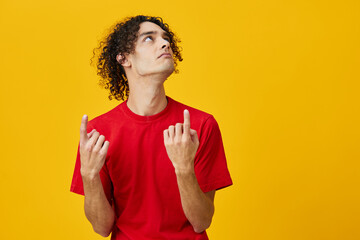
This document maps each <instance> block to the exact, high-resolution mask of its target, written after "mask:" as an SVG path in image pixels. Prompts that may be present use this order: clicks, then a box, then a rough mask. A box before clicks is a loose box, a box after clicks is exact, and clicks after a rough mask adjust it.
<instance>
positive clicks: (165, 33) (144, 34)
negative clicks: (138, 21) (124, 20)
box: [139, 31, 170, 38]
mask: <svg viewBox="0 0 360 240" xmlns="http://www.w3.org/2000/svg"><path fill="white" fill-rule="evenodd" d="M157 33H158V32H157V31H149V32H143V33H141V34H140V36H139V38H141V37H142V36H146V35H152V34H157ZM163 35H165V36H167V37H168V38H170V34H169V33H167V32H165V31H164V32H163Z"/></svg>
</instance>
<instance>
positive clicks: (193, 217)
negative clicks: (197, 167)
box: [175, 169, 214, 233]
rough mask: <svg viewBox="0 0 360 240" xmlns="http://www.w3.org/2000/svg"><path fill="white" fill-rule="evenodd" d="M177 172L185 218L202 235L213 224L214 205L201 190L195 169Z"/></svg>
mask: <svg viewBox="0 0 360 240" xmlns="http://www.w3.org/2000/svg"><path fill="white" fill-rule="evenodd" d="M175 172H176V177H177V182H178V186H179V191H180V196H181V204H182V207H183V210H184V213H185V216H186V218H187V219H188V220H189V222H190V223H191V225H192V226H193V228H194V231H195V232H197V233H200V232H202V231H204V230H206V229H207V228H208V227H209V226H210V224H211V220H212V217H213V215H214V204H213V202H212V201H211V200H210V199H209V198H208V197H207V196H206V195H205V193H204V192H203V191H202V190H201V188H200V186H199V183H198V181H197V179H196V176H195V171H194V170H193V169H191V170H182V171H180V170H175Z"/></svg>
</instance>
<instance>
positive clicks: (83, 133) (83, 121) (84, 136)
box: [80, 114, 88, 143]
mask: <svg viewBox="0 0 360 240" xmlns="http://www.w3.org/2000/svg"><path fill="white" fill-rule="evenodd" d="M87 122H88V116H87V115H86V114H85V115H84V116H83V117H82V119H81V125H80V143H84V142H86V141H87V140H88V136H87Z"/></svg>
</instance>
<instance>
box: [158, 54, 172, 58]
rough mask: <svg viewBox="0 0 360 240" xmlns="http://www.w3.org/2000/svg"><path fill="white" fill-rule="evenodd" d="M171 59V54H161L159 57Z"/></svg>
mask: <svg viewBox="0 0 360 240" xmlns="http://www.w3.org/2000/svg"><path fill="white" fill-rule="evenodd" d="M163 56H164V57H171V54H170V53H163V54H161V55H160V56H159V58H161V57H163Z"/></svg>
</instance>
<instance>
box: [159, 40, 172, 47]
mask: <svg viewBox="0 0 360 240" xmlns="http://www.w3.org/2000/svg"><path fill="white" fill-rule="evenodd" d="M169 47H170V43H169V42H168V41H166V40H164V43H163V45H162V47H161V48H169Z"/></svg>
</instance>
